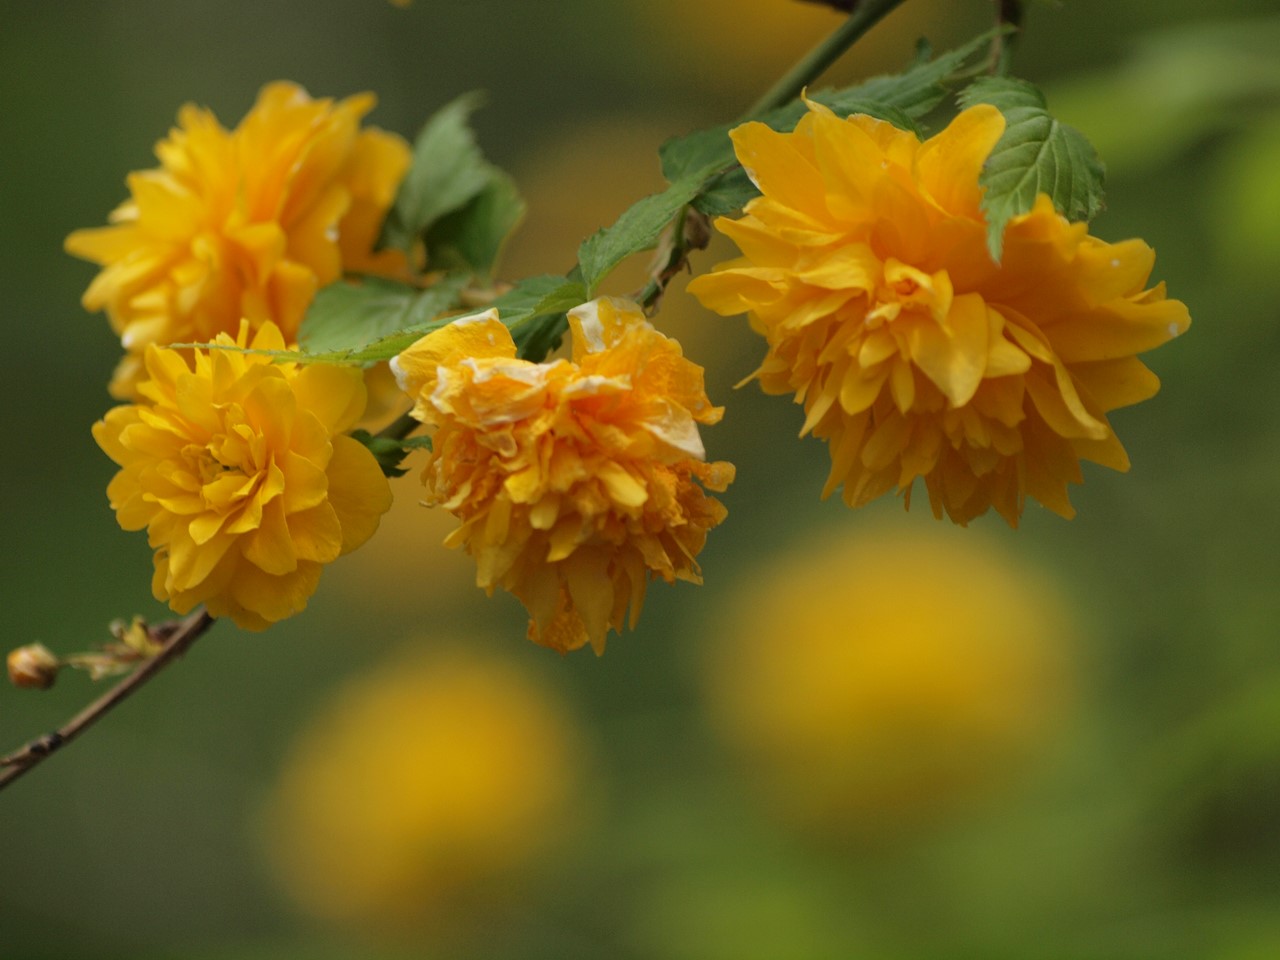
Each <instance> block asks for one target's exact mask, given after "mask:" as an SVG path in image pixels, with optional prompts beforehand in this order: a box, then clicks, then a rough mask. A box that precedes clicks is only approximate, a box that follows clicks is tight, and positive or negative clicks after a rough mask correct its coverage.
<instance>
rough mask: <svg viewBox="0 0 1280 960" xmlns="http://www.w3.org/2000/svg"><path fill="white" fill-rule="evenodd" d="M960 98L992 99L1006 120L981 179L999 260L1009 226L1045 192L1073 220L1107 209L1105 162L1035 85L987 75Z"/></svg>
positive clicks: (991, 243) (968, 102) (969, 101)
mask: <svg viewBox="0 0 1280 960" xmlns="http://www.w3.org/2000/svg"><path fill="white" fill-rule="evenodd" d="M959 99H960V103H961V105H962V106H964V107H970V106H973V105H974V104H977V103H989V104H991V105H992V106H994V107H995V108H996V109H998V110H999V111H1000V112H1001V113H1002V114H1004V118H1005V131H1004V134H1003V136H1001V137H1000V139H999V140H998V141H997V142H996V145H995V147H994V148H993V149H992V151H991V155H990V156H989V157H988V158H987V162H986V163H985V164H984V165H983V168H982V174H981V176H980V177H979V178H978V183H979V185H980V186H982V187H984V188H985V193H984V194H983V197H982V209H983V212H984V213H986V216H987V247H988V249H990V251H991V256H992V257H993V258H994V259H996V260H997V261H998V260H999V259H1000V256H1001V254H1002V253H1003V250H1004V229H1005V226H1006V225H1007V224H1008V222H1009V221H1010V220H1011V219H1012V218H1013V217H1016V216H1018V215H1019V214H1023V213H1026V212H1027V211H1028V210H1030V209H1031V208H1032V207H1033V206H1034V205H1035V202H1036V197H1037V196H1038V195H1039V194H1041V193H1045V194H1048V196H1049V199H1050V200H1052V201H1053V206H1054V208H1055V209H1056V210H1057V211H1058V212H1059V213H1061V214H1062V215H1063V216H1064V217H1066V218H1067V219H1068V220H1088V219H1090V218H1092V217H1093V216H1094V215H1095V214H1097V213H1098V211H1099V210H1101V209H1102V197H1103V191H1102V184H1103V180H1104V178H1105V176H1106V173H1105V169H1104V168H1103V165H1102V161H1101V160H1099V159H1098V155H1097V153H1096V152H1095V151H1094V149H1093V146H1092V145H1091V144H1090V143H1089V141H1088V140H1087V139H1085V137H1084V135H1083V134H1082V133H1080V131H1078V130H1076V129H1075V128H1073V127H1069V126H1067V125H1066V124H1064V123H1059V122H1058V121H1057V120H1055V119H1054V118H1053V116H1052V115H1050V113H1049V111H1048V108H1047V104H1046V103H1045V99H1044V95H1043V94H1042V93H1041V92H1040V91H1039V90H1038V89H1036V87H1035V86H1034V85H1032V84H1030V83H1028V82H1027V81H1025V80H1017V79H1014V78H1012V77H987V78H984V79H982V80H978V81H976V82H974V83H972V84H970V85H969V86H968V87H966V88H965V89H964V90H963V91H961V93H960V98H959Z"/></svg>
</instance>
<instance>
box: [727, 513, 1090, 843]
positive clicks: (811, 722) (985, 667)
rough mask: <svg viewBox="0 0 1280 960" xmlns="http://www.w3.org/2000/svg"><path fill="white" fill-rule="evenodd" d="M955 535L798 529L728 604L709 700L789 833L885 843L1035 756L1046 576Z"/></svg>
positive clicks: (1054, 658)
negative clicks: (797, 544) (790, 546)
mask: <svg viewBox="0 0 1280 960" xmlns="http://www.w3.org/2000/svg"><path fill="white" fill-rule="evenodd" d="M956 537H957V535H956V534H954V533H950V532H948V531H944V530H936V529H935V530H933V531H931V532H929V533H924V534H921V533H916V532H907V533H902V532H900V531H899V530H898V528H895V532H893V533H890V532H888V531H887V530H883V531H879V532H877V531H875V530H871V531H867V530H865V529H859V530H856V531H852V530H851V531H849V532H848V533H847V534H846V535H844V536H843V537H842V538H837V539H831V538H826V539H822V538H819V539H817V540H816V541H815V540H813V539H809V540H806V542H805V546H804V548H803V550H801V551H798V552H796V553H795V554H794V555H791V556H787V557H783V558H781V560H780V561H777V562H774V563H772V564H771V565H770V567H769V570H768V571H767V572H761V573H760V574H759V575H758V576H755V577H752V578H750V579H749V580H747V581H746V582H745V583H744V584H743V586H742V587H741V588H740V589H739V590H738V591H737V592H735V594H733V595H732V596H731V597H730V598H729V601H728V603H727V604H726V607H727V610H728V611H730V612H729V613H728V614H727V616H726V618H725V622H726V624H727V629H726V630H725V631H724V632H723V634H722V636H721V637H720V638H719V640H718V641H717V642H716V643H715V644H714V646H713V649H712V655H711V657H710V659H709V662H708V669H707V671H706V679H707V685H708V687H709V704H710V708H711V710H712V713H713V716H714V720H715V722H716V726H717V728H718V730H719V732H720V733H721V734H722V736H723V738H724V739H725V740H726V741H727V742H728V743H729V744H730V745H731V746H732V747H733V748H735V750H736V751H737V752H738V753H739V755H740V756H741V758H742V759H743V760H744V761H746V762H745V764H744V769H745V770H747V771H749V775H750V776H752V777H754V778H756V779H757V781H758V782H757V786H759V787H760V788H761V790H762V791H763V792H764V793H765V794H766V795H767V797H768V798H769V799H770V801H771V803H772V804H773V806H774V808H775V811H776V812H777V813H778V814H779V815H780V816H782V817H783V818H784V819H786V820H788V821H790V822H792V823H793V824H794V825H796V826H798V827H802V828H805V829H810V830H816V831H818V832H821V833H824V834H827V835H834V836H838V837H841V838H843V839H845V840H850V841H874V840H876V839H879V838H882V837H888V836H891V835H892V834H893V833H895V832H896V831H900V830H903V829H910V828H912V827H915V826H918V825H921V824H922V823H924V822H926V821H928V820H930V819H932V818H935V817H937V816H939V815H941V814H944V813H946V812H947V811H949V810H953V809H955V808H956V807H957V806H959V805H960V804H961V803H963V802H965V801H972V800H974V799H976V798H978V797H980V796H981V795H982V794H983V793H984V792H986V791H990V790H992V788H994V787H996V786H998V785H1000V784H1001V783H1003V782H1007V781H1008V780H1009V779H1010V777H1011V776H1012V775H1013V774H1015V773H1017V772H1018V771H1019V769H1020V768H1022V767H1023V766H1024V761H1027V760H1028V759H1029V758H1030V757H1031V756H1032V755H1033V754H1036V753H1038V752H1042V751H1043V750H1045V749H1046V747H1047V740H1048V737H1049V734H1050V733H1051V732H1052V729H1053V726H1054V721H1055V720H1057V719H1058V718H1059V717H1060V715H1061V708H1062V706H1063V703H1064V701H1065V700H1066V697H1067V690H1068V688H1069V686H1070V678H1069V675H1068V673H1069V670H1068V662H1067V660H1066V657H1065V655H1064V654H1065V649H1066V642H1065V641H1066V639H1067V637H1068V636H1069V635H1070V633H1071V627H1070V617H1069V616H1068V615H1067V612H1066V610H1065V609H1064V603H1063V601H1062V599H1061V597H1060V596H1059V594H1058V593H1057V591H1056V590H1054V589H1053V587H1052V584H1051V583H1049V582H1046V581H1045V580H1043V579H1042V578H1041V577H1039V576H1037V575H1036V574H1035V573H1033V572H1029V571H1027V570H1026V569H1025V568H1023V567H1022V566H1021V565H1016V564H1015V563H1014V562H1013V561H1011V560H1010V559H1009V558H1007V557H1005V556H1004V555H1003V554H1002V553H1001V552H999V551H998V550H996V549H995V548H994V547H992V546H989V545H985V544H983V543H980V542H978V543H975V542H974V541H973V540H972V538H971V537H970V536H965V537H964V538H963V539H957V538H956Z"/></svg>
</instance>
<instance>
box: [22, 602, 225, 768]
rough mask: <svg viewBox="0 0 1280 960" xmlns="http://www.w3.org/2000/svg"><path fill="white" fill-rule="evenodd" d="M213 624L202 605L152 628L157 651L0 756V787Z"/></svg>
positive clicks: (101, 713) (78, 730) (50, 752)
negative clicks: (51, 727)
mask: <svg viewBox="0 0 1280 960" xmlns="http://www.w3.org/2000/svg"><path fill="white" fill-rule="evenodd" d="M212 625H213V617H211V616H209V613H208V611H207V610H205V609H204V607H200V608H199V609H198V610H196V611H195V613H193V614H191V615H190V616H189V617H187V618H186V619H185V620H181V621H173V622H171V623H166V624H161V625H160V626H158V627H154V628H153V629H152V633H153V635H154V636H155V638H156V639H157V640H159V641H160V642H161V643H162V646H161V648H160V652H159V653H157V654H156V655H155V656H153V657H151V658H150V659H148V660H146V661H145V662H144V663H143V664H142V666H140V667H138V669H137V670H135V671H134V672H133V673H131V674H129V676H127V677H125V678H124V679H123V680H121V681H120V682H119V683H118V684H116V685H115V686H114V687H112V688H111V689H110V690H108V691H107V692H106V693H104V694H103V695H102V696H101V697H99V698H98V699H97V700H95V701H94V702H93V703H91V704H89V705H88V706H87V707H85V708H84V709H83V710H81V711H80V712H79V713H77V714H76V715H75V716H74V717H72V718H71V719H70V720H68V721H67V722H66V723H65V724H63V725H62V726H61V727H59V728H58V729H57V730H55V731H54V732H53V733H46V734H45V735H44V736H42V737H37V738H36V739H35V740H32V741H31V742H30V743H28V744H27V745H26V746H25V747H22V748H21V749H19V750H15V751H14V752H13V753H10V754H8V755H7V756H4V757H0V790H3V789H4V788H5V787H7V786H8V785H9V784H11V783H13V781H15V780H17V779H18V778H19V777H21V776H23V775H24V774H26V773H27V772H28V771H30V770H32V769H34V768H35V767H36V766H37V765H38V764H40V763H42V762H43V761H45V760H47V759H48V758H49V757H51V756H52V755H53V754H54V753H56V752H57V751H58V750H61V749H62V748H63V747H65V746H66V745H67V744H68V743H70V742H71V741H72V740H74V739H75V738H76V737H78V736H80V734H82V733H84V731H85V730H87V729H89V728H90V727H91V726H93V725H94V724H95V723H97V722H98V721H99V720H101V719H102V718H103V717H104V716H106V715H107V714H108V713H109V712H110V711H111V710H112V709H114V708H115V707H116V706H118V705H119V704H121V703H123V702H124V701H125V700H127V699H128V698H129V697H130V696H132V695H133V694H134V693H135V692H137V690H138V689H139V688H141V687H142V685H143V684H145V683H146V682H147V681H148V680H150V679H151V678H152V677H154V676H155V675H156V674H157V673H159V672H160V671H161V670H163V669H164V668H165V667H166V666H168V665H169V664H170V663H172V662H173V661H174V660H176V659H178V657H180V656H182V655H183V654H184V653H186V652H187V650H188V649H189V648H190V646H191V645H192V644H193V643H195V642H196V640H197V639H199V638H200V636H201V635H202V634H203V633H204V632H205V631H206V630H208V629H209V627H211V626H212Z"/></svg>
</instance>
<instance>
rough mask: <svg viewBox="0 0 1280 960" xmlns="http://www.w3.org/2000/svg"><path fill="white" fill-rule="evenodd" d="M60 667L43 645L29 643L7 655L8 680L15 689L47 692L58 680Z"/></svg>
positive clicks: (51, 652)
mask: <svg viewBox="0 0 1280 960" xmlns="http://www.w3.org/2000/svg"><path fill="white" fill-rule="evenodd" d="M61 666H62V664H61V662H60V661H59V660H58V658H57V657H55V656H54V655H53V651H52V650H50V649H49V648H48V647H46V646H45V645H44V644H43V643H29V644H27V645H26V646H25V647H18V649H16V650H13V651H10V653H9V679H10V680H11V681H12V682H13V685H14V686H15V687H31V688H33V689H36V690H47V689H49V687H52V686H53V681H55V680H57V679H58V669H59V668H60V667H61Z"/></svg>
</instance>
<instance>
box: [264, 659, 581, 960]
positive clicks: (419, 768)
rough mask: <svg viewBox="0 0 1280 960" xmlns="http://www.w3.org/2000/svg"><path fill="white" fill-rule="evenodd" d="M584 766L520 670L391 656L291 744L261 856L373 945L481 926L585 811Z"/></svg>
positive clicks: (539, 690)
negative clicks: (372, 938)
mask: <svg viewBox="0 0 1280 960" xmlns="http://www.w3.org/2000/svg"><path fill="white" fill-rule="evenodd" d="M582 765H583V760H582V753H581V751H580V749H579V747H578V742H577V738H576V735H575V732H574V725H573V722H572V721H571V719H570V718H569V717H568V716H567V713H566V711H565V709H564V707H563V706H562V705H561V704H560V703H559V702H558V700H557V699H556V698H555V697H553V696H552V692H551V691H549V690H547V689H545V688H544V687H542V686H541V685H539V684H537V683H536V682H535V681H534V678H532V677H530V676H527V675H526V674H525V673H523V672H522V671H520V670H517V669H516V668H515V667H514V666H512V665H510V664H506V663H503V662H501V661H499V660H495V659H492V658H487V657H480V656H477V655H476V654H474V653H464V652H462V651H461V650H453V651H449V652H444V653H436V654H432V655H429V656H423V655H421V654H416V655H412V656H400V657H397V658H396V659H394V660H392V661H390V662H388V663H386V664H383V665H382V666H380V667H378V668H377V669H375V670H374V671H373V672H372V673H370V674H368V675H366V676H363V677H359V678H357V679H355V680H353V681H350V682H349V683H348V684H347V685H346V686H345V687H343V688H342V689H341V690H340V691H339V692H338V695H337V696H336V697H335V698H333V699H332V700H331V701H329V703H328V705H327V706H326V707H325V709H324V710H323V711H322V712H321V714H320V715H319V716H317V717H316V718H315V719H314V720H313V721H312V723H311V724H310V725H309V726H308V727H307V728H305V729H304V731H303V732H302V734H301V736H300V737H299V738H298V739H297V741H296V742H295V743H294V745H293V747H292V748H291V750H290V751H289V754H288V756H287V757H286V759H285V763H284V768H283V771H282V774H281V777H280V781H279V783H278V785H277V787H276V789H275V790H274V792H273V795H272V797H271V802H270V805H269V807H268V816H267V818H266V820H267V826H268V832H267V839H268V841H269V850H270V852H271V854H272V859H273V860H274V862H275V864H276V867H277V872H278V874H279V876H280V878H281V880H282V881H284V885H285V887H286V889H287V890H288V891H289V892H290V893H291V894H292V895H293V896H294V898H295V899H296V900H297V901H298V902H299V903H300V904H301V905H303V906H304V907H306V908H307V909H309V910H310V911H311V912H313V913H314V914H316V915H317V916H320V917H323V918H325V919H326V920H329V921H344V922H347V923H350V924H353V925H357V926H363V927H366V928H368V929H369V930H370V931H371V932H374V933H375V934H379V935H383V936H385V935H386V934H387V933H388V932H392V933H394V932H397V931H399V932H412V931H413V929H414V928H415V927H416V928H418V929H421V927H422V926H427V927H429V928H430V929H431V932H432V934H433V935H438V934H439V933H440V932H441V928H442V927H443V928H446V929H447V928H448V927H449V925H450V924H458V925H460V926H464V927H465V926H466V925H467V923H468V920H470V922H471V923H472V924H476V925H480V926H482V927H483V926H484V925H485V924H486V922H487V921H490V920H491V919H492V916H493V914H494V912H495V910H494V909H493V908H494V907H495V906H496V903H497V901H498V900H499V899H500V898H501V897H502V896H503V895H504V892H505V893H506V894H507V895H510V893H511V892H512V889H513V888H514V891H515V892H517V893H518V892H519V884H520V881H521V880H526V881H527V880H528V878H529V876H530V875H531V873H532V871H533V870H534V869H535V867H536V863H537V861H539V860H542V859H548V858H549V856H550V855H551V854H552V853H553V851H554V850H555V846H556V844H555V841H556V840H558V839H560V838H561V836H562V834H564V832H565V831H566V830H567V829H569V828H570V826H571V824H572V822H573V820H574V817H575V816H576V815H578V814H580V813H581V812H582V809H583V807H582V793H581V790H580V789H579V787H580V783H579V782H580V780H581V779H582V770H581V767H582ZM482 906H483V907H485V909H483V910H481V909H478V908H480V907H482ZM468 908H470V909H471V910H473V911H475V912H474V913H473V914H472V915H471V916H469V917H468V915H467V911H468ZM454 932H456V933H460V934H465V933H466V930H456V931H454ZM433 952H434V950H433ZM446 952H449V951H446Z"/></svg>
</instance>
